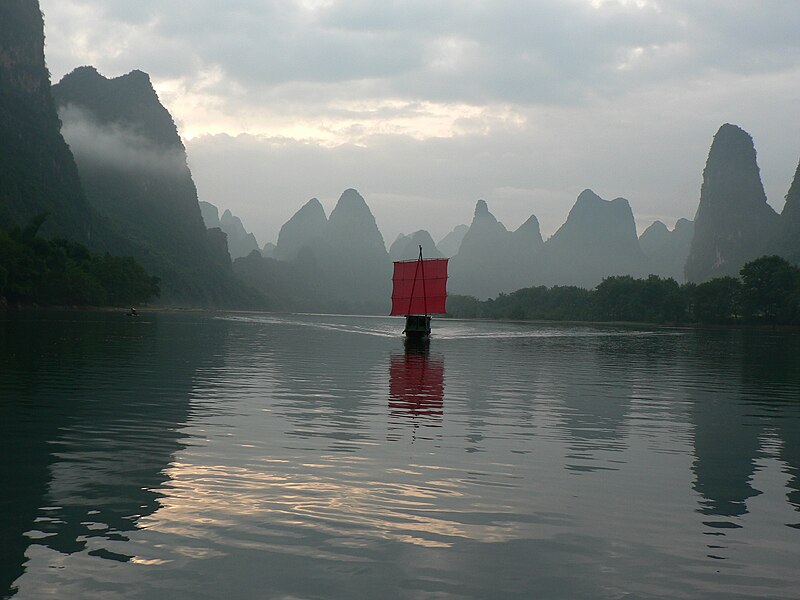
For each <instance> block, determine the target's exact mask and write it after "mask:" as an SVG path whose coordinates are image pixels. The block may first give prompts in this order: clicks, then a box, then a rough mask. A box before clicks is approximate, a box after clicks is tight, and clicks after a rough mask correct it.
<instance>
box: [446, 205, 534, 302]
mask: <svg viewBox="0 0 800 600" xmlns="http://www.w3.org/2000/svg"><path fill="white" fill-rule="evenodd" d="M541 247H542V235H541V233H540V231H539V221H538V220H537V219H536V217H535V216H532V217H531V218H530V219H528V220H527V221H526V222H525V223H524V224H523V225H521V226H520V227H519V228H518V229H517V230H516V231H514V232H509V231H508V230H507V229H506V228H505V226H504V225H503V224H502V223H500V222H499V221H498V220H497V219H496V218H495V217H494V215H493V214H492V213H490V212H489V207H488V206H487V204H486V202H485V201H484V200H478V202H477V204H476V205H475V214H474V217H473V219H472V224H471V225H470V227H469V231H467V233H466V234H464V239H463V240H462V242H461V247H460V248H459V251H458V254H457V255H456V256H455V257H454V258H453V259H452V260H451V262H450V282H449V284H448V289H449V290H450V291H451V292H452V293H456V294H468V295H471V296H475V297H477V298H489V297H492V296H496V295H497V294H498V293H500V292H510V291H514V290H516V289H519V288H522V287H526V286H528V285H531V283H532V277H533V273H534V268H535V266H536V265H537V264H538V263H537V256H536V254H537V252H538V251H539V250H540V248H541Z"/></svg>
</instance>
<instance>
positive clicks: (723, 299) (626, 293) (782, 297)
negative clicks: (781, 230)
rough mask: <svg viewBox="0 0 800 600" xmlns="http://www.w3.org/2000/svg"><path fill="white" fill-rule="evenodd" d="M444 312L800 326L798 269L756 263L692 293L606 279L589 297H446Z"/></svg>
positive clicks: (776, 260)
mask: <svg viewBox="0 0 800 600" xmlns="http://www.w3.org/2000/svg"><path fill="white" fill-rule="evenodd" d="M448 312H449V314H450V316H453V317H463V318H492V319H532V320H536V319H545V320H555V321H635V322H644V323H707V324H732V323H752V324H782V325H789V324H800V268H798V267H796V266H794V265H792V264H790V263H789V262H788V261H786V260H784V259H783V258H781V257H779V256H763V257H761V258H758V259H756V260H754V261H752V262H749V263H747V264H746V265H744V267H742V269H741V271H740V276H739V277H738V278H737V277H720V278H717V279H712V280H711V281H708V282H706V283H701V284H699V285H696V284H692V283H687V284H684V285H679V284H678V283H677V282H676V281H675V280H674V279H662V278H661V277H658V276H656V275H650V277H648V278H647V279H634V278H633V277H630V276H627V275H625V276H616V277H608V278H606V279H604V280H603V282H602V283H601V284H600V285H598V286H597V287H596V288H595V289H593V290H586V289H583V288H578V287H571V286H556V287H552V288H546V287H544V286H540V287H532V288H525V289H522V290H517V291H516V292H513V293H511V294H500V295H499V296H498V297H497V298H494V299H490V300H486V301H479V300H476V299H475V298H473V297H471V296H451V297H450V298H449V299H448Z"/></svg>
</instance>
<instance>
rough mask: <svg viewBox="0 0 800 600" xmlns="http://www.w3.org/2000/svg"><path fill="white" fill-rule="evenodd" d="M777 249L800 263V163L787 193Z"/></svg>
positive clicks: (787, 257) (779, 252)
mask: <svg viewBox="0 0 800 600" xmlns="http://www.w3.org/2000/svg"><path fill="white" fill-rule="evenodd" d="M775 250H776V252H777V253H778V254H780V255H782V256H784V257H785V258H786V259H788V260H791V261H792V262H795V263H800V163H798V165H797V170H796V171H795V173H794V179H792V185H791V186H790V187H789V193H788V194H786V204H785V205H784V206H783V212H781V226H780V234H779V238H778V241H777V243H776V248H775Z"/></svg>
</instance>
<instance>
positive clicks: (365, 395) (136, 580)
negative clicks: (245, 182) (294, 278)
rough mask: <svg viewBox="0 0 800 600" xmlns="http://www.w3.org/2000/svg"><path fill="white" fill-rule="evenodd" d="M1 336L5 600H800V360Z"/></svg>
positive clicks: (292, 328)
mask: <svg viewBox="0 0 800 600" xmlns="http://www.w3.org/2000/svg"><path fill="white" fill-rule="evenodd" d="M401 329H402V321H401V320H398V319H392V318H376V317H345V316H322V315H267V314H241V313H218V314H210V313H195V312H190V313H166V312H165V313H143V314H142V315H141V316H139V317H137V318H132V317H126V316H125V315H124V314H123V313H121V312H120V313H102V312H79V311H75V312H69V311H53V312H47V311H30V312H19V313H7V314H2V313H0V450H2V453H1V454H0V469H2V471H0V473H1V474H2V481H3V484H4V486H3V487H4V491H3V493H2V496H1V497H0V502H1V503H2V505H0V536H1V537H0V542H2V555H1V556H0V559H1V560H0V596H2V597H13V598H15V600H17V599H28V598H30V599H34V598H35V599H38V598H46V597H54V598H82V599H83V598H103V599H105V598H136V599H139V598H144V599H149V598H171V599H172V598H187V599H188V598H222V597H228V598H259V599H262V598H269V599H271V598H275V599H301V598H302V599H317V598H325V599H339V598H342V599H345V598H347V599H354V598H366V599H393V598H402V599H434V598H435V599H451V598H452V599H463V598H481V599H484V598H485V599H501V598H525V599H529V598H545V599H549V598H554V599H560V598H563V599H570V600H574V599H581V598H587V599H590V598H591V599H605V598H609V599H611V598H665V599H666V598H670V599H674V598H720V599H722V598H725V599H732V598H771V599H779V598H787V599H788V598H797V597H798V590H800V569H798V565H800V335H798V334H797V333H785V332H771V331H741V330H702V329H698V330H693V329H657V328H652V329H647V328H637V327H613V326H596V325H585V326H582V325H559V324H540V323H530V324H527V323H495V322H471V321H449V320H443V319H438V320H436V319H435V320H434V331H433V336H432V340H431V341H430V344H428V345H415V346H406V345H405V344H404V340H403V338H402V337H401V336H400V334H399V332H400V330H401Z"/></svg>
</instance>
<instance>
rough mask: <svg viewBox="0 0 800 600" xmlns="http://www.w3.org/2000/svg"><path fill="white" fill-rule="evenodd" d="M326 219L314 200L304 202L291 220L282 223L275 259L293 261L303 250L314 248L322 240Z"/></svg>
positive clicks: (319, 205)
mask: <svg viewBox="0 0 800 600" xmlns="http://www.w3.org/2000/svg"><path fill="white" fill-rule="evenodd" d="M327 225H328V217H327V216H326V215H325V209H324V208H322V204H320V201H319V200H317V199H316V198H312V199H311V200H309V201H308V202H306V203H305V204H304V205H303V206H302V207H301V208H300V210H298V211H297V212H296V213H295V214H294V215H292V218H291V219H289V220H288V221H287V222H286V223H284V225H283V227H281V230H280V233H279V234H278V244H277V246H276V247H275V258H277V259H278V260H293V259H294V258H297V255H298V254H299V253H300V251H301V250H302V249H303V248H311V247H314V246H315V245H316V244H318V243H319V241H320V240H321V239H322V234H323V233H324V231H325V227H327Z"/></svg>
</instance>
